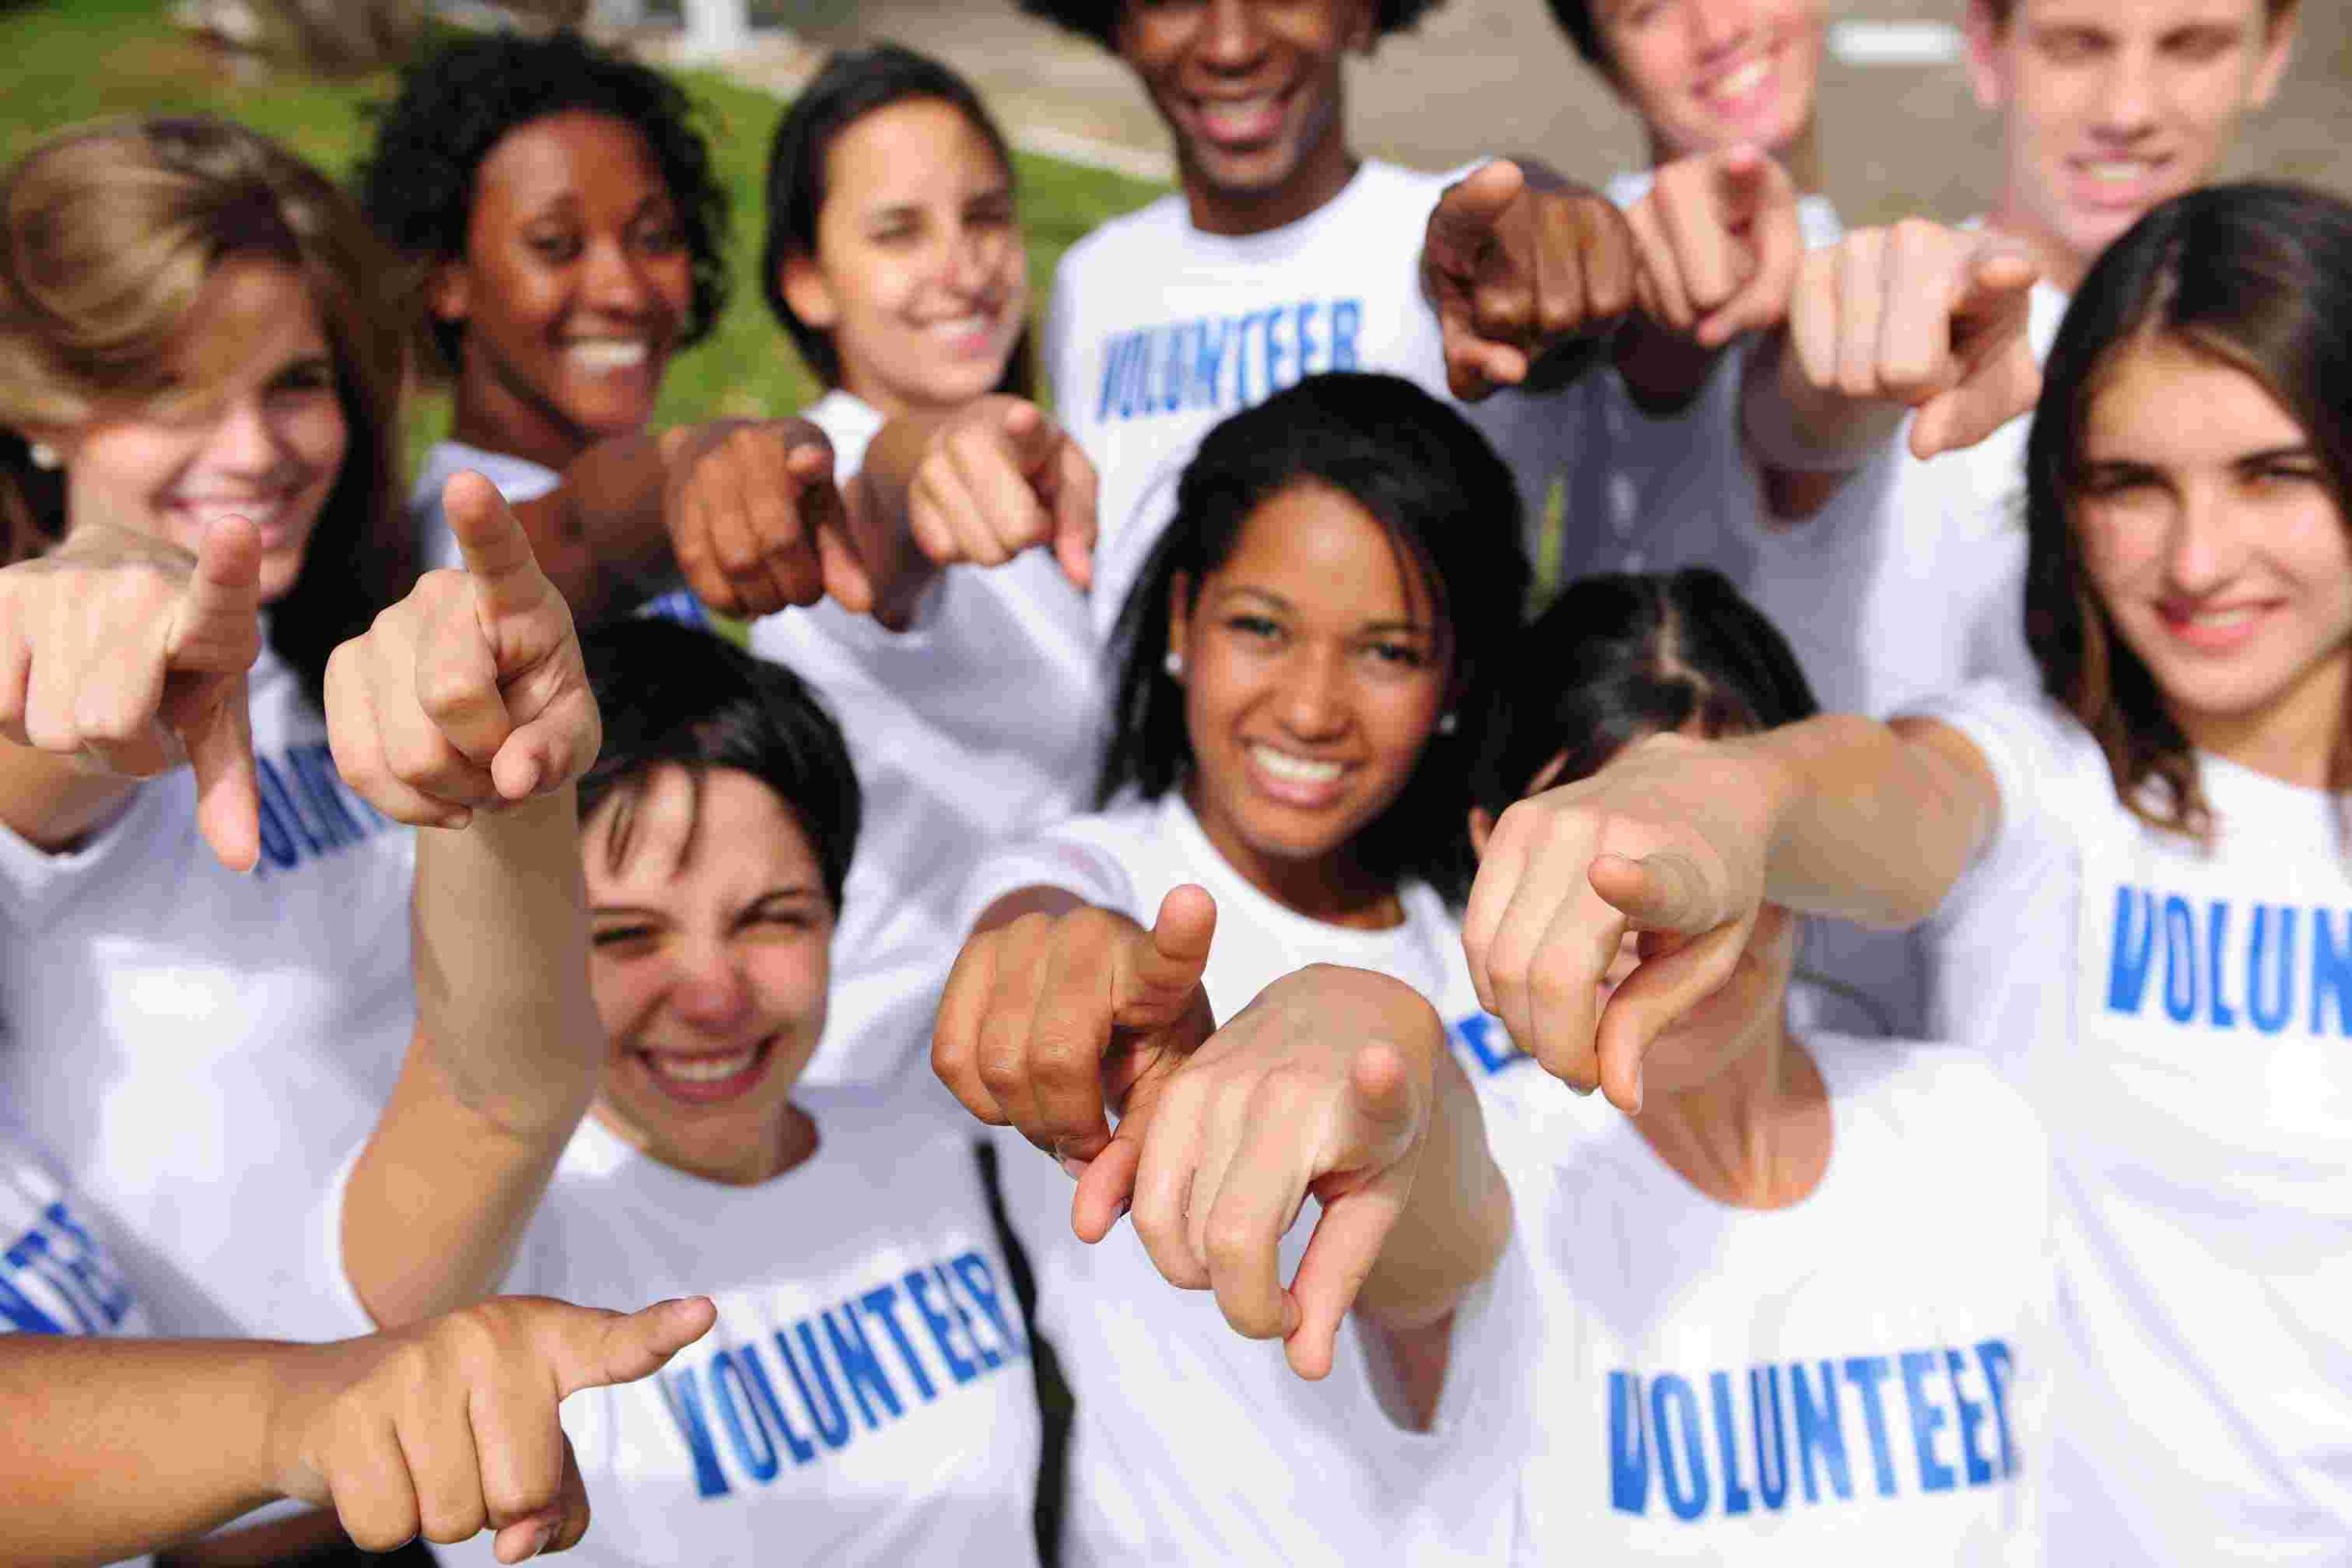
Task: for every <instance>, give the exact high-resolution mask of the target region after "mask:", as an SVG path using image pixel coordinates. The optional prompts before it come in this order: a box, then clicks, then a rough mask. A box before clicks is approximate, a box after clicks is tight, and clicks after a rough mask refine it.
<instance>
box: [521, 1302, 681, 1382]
mask: <svg viewBox="0 0 2352 1568" xmlns="http://www.w3.org/2000/svg"><path fill="white" fill-rule="evenodd" d="M548 1307H549V1308H550V1314H549V1316H548V1320H547V1321H546V1322H545V1323H543V1324H542V1325H540V1327H539V1334H538V1344H539V1348H540V1350H541V1352H542V1353H543V1354H544V1355H545V1356H546V1357H547V1361H548V1370H549V1371H552V1372H553V1373H554V1374H555V1382H556V1387H557V1389H558V1390H559V1393H558V1394H557V1397H558V1398H559V1399H562V1398H569V1397H570V1396H571V1395H572V1394H574V1393H579V1392H580V1391H581V1390H582V1389H584V1388H604V1387H606V1386H609V1385H610V1384H613V1383H624V1382H636V1381H637V1380H638V1379H639V1378H643V1377H650V1376H651V1375H652V1374H653V1373H655V1372H657V1371H661V1370H662V1367H664V1366H666V1365H667V1364H668V1363H669V1360H670V1358H671V1357H673V1356H674V1355H676V1354H677V1353H678V1352H679V1351H681V1350H683V1349H684V1348H686V1347H687V1346H689V1345H691V1344H693V1343H694V1342H695V1340H697V1339H699V1338H701V1337H703V1336H704V1335H706V1334H707V1333H709V1332H710V1326H711V1325H712V1324H714V1323H716V1322H718V1307H717V1306H715V1305H713V1304H712V1303H711V1300H710V1298H709V1297H707V1296H682V1297H679V1298H678V1299H676V1300H674V1301H666V1302H656V1303H653V1304H652V1305H651V1306H650V1307H646V1308H644V1309H643V1310H642V1311H639V1312H633V1313H628V1314H620V1313H610V1312H598V1311H595V1310H594V1309H593V1308H589V1307H576V1306H571V1305H570V1304H569V1303H562V1302H551V1303H548ZM557 1307H560V1308H562V1309H563V1310H562V1311H560V1312H555V1311H553V1310H552V1309H554V1308H557Z"/></svg>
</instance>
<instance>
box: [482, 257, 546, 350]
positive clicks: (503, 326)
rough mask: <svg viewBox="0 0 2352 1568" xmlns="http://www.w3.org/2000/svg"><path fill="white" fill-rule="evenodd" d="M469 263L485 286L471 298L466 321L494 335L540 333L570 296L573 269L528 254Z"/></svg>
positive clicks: (512, 336)
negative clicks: (539, 260)
mask: <svg viewBox="0 0 2352 1568" xmlns="http://www.w3.org/2000/svg"><path fill="white" fill-rule="evenodd" d="M469 265H470V267H471V269H472V271H473V275H474V276H476V277H477V278H480V279H481V282H482V284H483V287H481V288H476V289H475V290H474V291H473V293H472V296H471V297H470V299H469V300H468V309H469V312H470V313H469V317H468V320H467V324H468V325H469V326H470V327H474V328H477V329H479V330H481V331H482V332H485V333H490V334H491V335H492V336H494V337H502V338H515V337H531V336H536V335H537V334H538V333H542V332H544V331H545V330H546V329H547V328H548V326H549V325H551V324H552V323H553V322H554V321H556V319H557V318H558V317H560V316H561V315H562V314H563V310H564V305H565V302H566V301H567V300H568V299H570V298H571V270H570V269H569V268H566V267H553V266H548V265H545V264H543V263H540V262H538V261H536V260H534V259H532V258H531V256H530V255H529V254H527V253H517V252H514V251H503V252H499V253H497V254H493V255H492V256H490V257H489V258H487V259H486V260H484V261H476V262H470V263H469Z"/></svg>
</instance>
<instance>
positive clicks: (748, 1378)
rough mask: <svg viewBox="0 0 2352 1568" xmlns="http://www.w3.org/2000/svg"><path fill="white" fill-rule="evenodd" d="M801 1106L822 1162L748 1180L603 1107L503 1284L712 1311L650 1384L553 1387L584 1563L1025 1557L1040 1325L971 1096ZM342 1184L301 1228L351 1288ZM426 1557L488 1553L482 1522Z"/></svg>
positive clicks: (353, 1309)
mask: <svg viewBox="0 0 2352 1568" xmlns="http://www.w3.org/2000/svg"><path fill="white" fill-rule="evenodd" d="M801 1103H802V1105H803V1107H804V1109H807V1110H808V1111H809V1113H810V1114H811V1115H812V1116H813V1117H814V1118H815V1120H816V1122H817V1134H818V1139H819V1143H818V1147H817V1152H816V1153H815V1154H813V1155H811V1156H809V1158H808V1160H806V1161H805V1162H803V1163H802V1164H800V1165H798V1166H797V1167H795V1168H793V1169H791V1170H789V1171H786V1173H785V1174H784V1175H782V1176H779V1177H777V1178H775V1179H774V1180H772V1181H767V1182H763V1183H762V1184H761V1185H759V1186H756V1187H729V1186H725V1185H721V1184H719V1183H716V1182H711V1181H706V1180H703V1179H700V1178H698V1177H695V1176H690V1175H687V1174H686V1173H684V1172H683V1171H679V1170H674V1169H672V1168H670V1167H668V1166H666V1165H663V1164H662V1163H661V1162H659V1161H657V1160H654V1159H651V1158H649V1157H647V1156H645V1155H643V1154H641V1153H639V1151H638V1150H637V1149H636V1148H634V1147H633V1146H632V1145H629V1144H628V1143H627V1142H625V1141H624V1140H623V1139H621V1138H620V1137H619V1136H618V1135H617V1134H615V1133H614V1132H612V1131H611V1130H610V1129H608V1128H607V1127H605V1125H604V1124H603V1123H602V1122H598V1121H596V1120H595V1119H594V1116H591V1117H590V1118H589V1119H588V1120H587V1121H585V1122H582V1124H581V1126H580V1130H579V1132H578V1133H577V1134H574V1135H573V1137H572V1140H571V1144H570V1145H568V1146H567V1147H566V1148H565V1150H564V1153H563V1157H562V1160H561V1162H560V1164H559V1165H558V1166H557V1168H556V1173H555V1177H554V1179H553V1181H552V1182H551V1183H550V1185H549V1187H548V1193H547V1196H546V1198H545V1199H544V1200H543V1201H541V1203H540V1205H539V1210H538V1213H537V1215H535V1216H534V1217H533V1219H532V1221H531V1224H530V1226H529V1229H528V1230H527V1231H526V1233H525V1235H524V1238H523V1243H522V1246H521V1247H520V1248H519V1249H518V1252H517V1256H516V1259H515V1267H514V1269H512V1270H511V1271H510V1272H509V1273H508V1275H507V1277H506V1280H505V1281H504V1282H503V1285H502V1286H501V1290H502V1292H505V1293H510V1294H528V1295H549V1296H556V1297H560V1298H561V1299H562V1300H565V1301H571V1302H578V1303H582V1304H585V1305H592V1306H605V1307H612V1308H616V1309H621V1310H634V1309H636V1308H638V1307H640V1306H644V1305H646V1304H647V1303H651V1302H655V1301H660V1300H662V1299H665V1298H668V1297H672V1296H684V1295H707V1296H709V1297H710V1298H711V1299H712V1300H713V1301H714V1302H715V1303H717V1304H718V1324H717V1325H716V1326H715V1327H713V1328H712V1329H711V1331H710V1332H709V1333H708V1334H707V1335H706V1336H705V1337H703V1338H701V1339H699V1340H697V1341H695V1343H694V1344H693V1345H690V1346H688V1347H687V1348H685V1349H684V1350H682V1351H680V1352H679V1353H678V1355H677V1357H676V1358H675V1359H673V1360H672V1361H671V1363H670V1364H669V1365H668V1366H667V1367H665V1368H664V1369H662V1371H659V1372H657V1373H655V1374H654V1375H653V1376H652V1377H650V1378H647V1379H645V1380H644V1381H642V1382H636V1383H628V1384H624V1385H622V1386H620V1387H617V1388H606V1389H595V1390H590V1391H585V1392H582V1393H576V1394H574V1395H572V1396H571V1398H570V1399H568V1400H566V1401H564V1404H563V1428H564V1432H565V1434H566V1435H567V1436H568V1437H570V1438H571V1446H572V1451H573V1453H574V1454H575V1455H576V1456H577V1458H578V1460H579V1464H580V1473H581V1478H582V1481H584V1482H585V1483H586V1484H587V1489H588V1497H589V1502H590V1506H592V1507H594V1510H595V1519H594V1524H593V1525H592V1526H591V1527H590V1529H589V1531H588V1536H587V1539H586V1540H583V1541H582V1542H581V1544H580V1545H579V1546H578V1547H576V1548H574V1549H573V1551H571V1557H572V1558H574V1559H575V1560H577V1562H579V1563H581V1564H582V1568H654V1565H656V1564H667V1563H673V1562H696V1563H703V1562H708V1563H755V1562H840V1563H870V1564H877V1565H878V1564H885V1563H888V1564H896V1563H902V1562H910V1563H961V1562H989V1563H997V1562H1005V1563H1016V1564H1017V1563H1023V1562H1035V1561H1036V1551H1035V1539H1034V1537H1033V1535H1032V1533H1031V1526H1030V1511H1031V1506H1032V1500H1033V1497H1034V1495H1035V1486H1036V1472H1037V1454H1038V1441H1039V1439H1038V1419H1037V1402H1036V1396H1035V1391H1034V1388H1033V1385H1032V1383H1031V1373H1030V1368H1029V1340H1028V1334H1027V1331H1026V1329H1025V1328H1024V1326H1023V1324H1022V1321H1021V1307H1020V1304H1019V1303H1018V1302H1017V1301H1015V1299H1014V1297H1013V1292H1012V1275H1011V1273H1010V1272H1009V1271H1008V1270H1007V1269H1006V1268H1005V1263H1004V1259H1003V1257H1002V1256H1001V1253H1000V1252H999V1250H998V1247H997V1244H996V1237H995V1233H994V1231H993V1230H992V1229H991V1228H990V1226H989V1217H988V1210H987V1206H986V1202H985V1201H984V1199H983V1197H982V1195H981V1189H980V1181H979V1167H978V1160H977V1158H976V1156H975V1151H974V1145H973V1142H972V1139H971V1138H970V1136H969V1135H968V1134H967V1133H966V1131H965V1126H964V1125H963V1124H959V1123H964V1122H966V1119H965V1117H964V1115H963V1111H962V1110H961V1109H960V1108H959V1107H956V1106H954V1105H953V1104H952V1103H949V1102H948V1101H947V1100H946V1097H945V1095H944V1092H943V1091H941V1090H940V1089H938V1086H937V1085H935V1084H933V1083H931V1082H929V1081H928V1080H925V1081H923V1082H922V1083H920V1084H918V1085H915V1086H913V1092H897V1093H893V1094H888V1095H885V1094H877V1093H862V1092H858V1091H838V1090H837V1091H826V1092H823V1093H820V1094H818V1095H815V1096H807V1097H802V1099H801ZM354 1158H355V1159H356V1156H354ZM349 1170H350V1164H349V1162H346V1164H345V1178H346V1179H347V1177H348V1175H349ZM342 1196H343V1193H342V1183H341V1182H340V1181H338V1183H337V1185H336V1189H335V1190H334V1194H333V1195H332V1198H331V1200H330V1201H328V1202H327V1203H326V1204H325V1205H324V1206H323V1208H322V1212H321V1213H320V1214H319V1216H318V1217H317V1218H316V1219H315V1220H314V1222H313V1228H312V1231H311V1234H312V1235H314V1236H315V1237H317V1241H318V1245H319V1246H320V1247H322V1249H323V1252H324V1254H325V1255H326V1256H327V1257H330V1258H334V1259H336V1266H335V1267H334V1269H333V1270H332V1272H333V1274H334V1278H335V1279H336V1280H338V1281H341V1280H345V1275H344V1272H343V1269H342V1268H341V1266H340V1256H341V1234H342V1233H341V1225H340V1216H341V1209H342ZM344 1294H345V1313H346V1314H349V1319H350V1325H351V1331H352V1332H366V1331H367V1330H368V1327H369V1322H368V1316H367V1313H366V1310H365V1308H363V1307H362V1306H361V1305H360V1304H359V1302H358V1300H357V1299H356V1296H353V1295H351V1294H350V1292H349V1288H348V1285H347V1283H346V1284H345V1286H344ZM434 1551H435V1553H436V1554H438V1555H440V1556H441V1558H442V1560H443V1561H444V1562H450V1563H453V1564H456V1563H463V1564H475V1563H489V1562H492V1556H491V1538H490V1536H489V1535H488V1534H486V1533H485V1534H482V1535H479V1536H476V1537H475V1538H474V1539H473V1540H471V1541H470V1542H468V1543H465V1544H462V1545H458V1546H454V1547H451V1546H436V1547H435V1548H434Z"/></svg>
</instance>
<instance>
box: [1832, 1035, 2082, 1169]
mask: <svg viewBox="0 0 2352 1568" xmlns="http://www.w3.org/2000/svg"><path fill="white" fill-rule="evenodd" d="M1804 1045H1805V1048H1806V1050H1808V1051H1809V1052H1811V1053H1812V1055H1813V1057H1814V1061H1815V1065H1817V1066H1819V1067H1820V1069H1821V1075H1822V1077H1823V1078H1824V1080H1825V1081H1826V1083H1827V1085H1828V1088H1829V1098H1830V1102H1831V1104H1832V1105H1833V1106H1835V1107H1837V1109H1838V1113H1839V1115H1840V1117H1841V1119H1842V1118H1845V1117H1849V1116H1854V1115H1860V1116H1866V1117H1869V1118H1870V1119H1871V1120H1872V1121H1874V1122H1878V1123H1880V1125H1881V1127H1882V1128H1883V1131H1884V1132H1885V1133H1886V1134H1890V1135H1891V1137H1892V1139H1893V1140H1894V1146H1895V1147H1898V1148H1900V1149H1901V1150H1902V1151H1903V1152H1904V1155H1905V1161H1906V1164H1908V1165H1909V1166H1911V1167H1912V1168H1916V1169H1921V1170H1927V1171H1929V1172H1931V1173H1932V1177H1931V1179H1933V1180H1935V1181H1938V1182H1941V1181H1945V1180H1947V1179H1962V1173H1966V1176H1965V1179H1966V1181H1967V1183H1968V1184H1970V1185H1972V1186H1975V1187H1978V1188H1982V1187H1984V1186H1986V1185H1998V1186H2003V1187H2005V1188H2007V1189H2008V1190H2010V1191H2011V1192H2012V1194H2013V1195H2014V1196H2015V1197H2017V1198H2018V1199H2019V1200H2021V1201H2029V1202H2038V1201H2046V1196H2047V1170H2048V1166H2049V1140H2048V1137H2047V1135H2046V1134H2045V1133H2044V1131H2043V1129H2042V1123H2041V1116H2040V1115H2039V1114H2037V1113H2036V1112H2035V1111H2034V1109H2033V1106H2032V1104H2031V1102H2030V1101H2029V1100H2027V1099H2026V1097H2025V1096H2024V1095H2023V1094H2022V1093H2020V1092H2019V1091H2018V1089H2017V1088H2016V1087H2015V1086H2014V1085H2013V1084H2011V1083H2010V1081H2009V1080H2008V1079H2007V1077H2004V1076H2003V1075H2002V1073H2001V1072H2000V1070H1999V1069H1998V1068H1997V1067H1996V1066H1995V1065H1994V1064H1993V1063H1992V1062H1990V1061H1988V1060H1987V1059H1986V1058H1985V1054H1984V1053H1983V1052H1982V1051H1979V1050H1976V1049H1974V1048H1973V1047H1971V1046H1968V1045H1963V1044H1959V1043H1951V1042H1945V1041H1932V1042H1931V1041H1919V1040H1863V1039H1858V1038H1855V1037H1853V1036H1849V1035H1840V1034H1831V1033H1814V1034H1808V1035H1806V1036H1805V1037H1804ZM2035 1194H2039V1195H2041V1196H2040V1197H2039V1198H2036V1197H2034V1196H2033V1195H2035Z"/></svg>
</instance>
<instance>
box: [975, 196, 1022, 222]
mask: <svg viewBox="0 0 2352 1568" xmlns="http://www.w3.org/2000/svg"><path fill="white" fill-rule="evenodd" d="M964 221H965V222H967V223H968V224H970V225H971V226H972V227H973V228H975V229H1002V228H1005V227H1006V226H1008V225H1010V224H1011V223H1012V197H1009V196H991V197H984V198H983V199H981V200H978V201H976V202H974V203H972V205H971V206H969V207H967V208H966V209H964Z"/></svg>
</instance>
